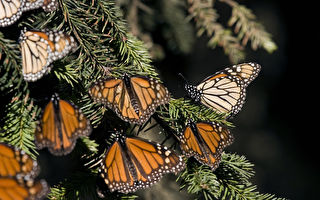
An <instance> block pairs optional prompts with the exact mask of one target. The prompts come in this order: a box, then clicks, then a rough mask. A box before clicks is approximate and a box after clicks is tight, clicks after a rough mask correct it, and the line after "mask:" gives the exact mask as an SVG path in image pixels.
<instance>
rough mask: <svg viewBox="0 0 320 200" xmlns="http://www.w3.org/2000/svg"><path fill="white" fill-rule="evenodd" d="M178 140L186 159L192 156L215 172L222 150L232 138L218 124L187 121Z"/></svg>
mask: <svg viewBox="0 0 320 200" xmlns="http://www.w3.org/2000/svg"><path fill="white" fill-rule="evenodd" d="M179 140H180V141H181V144H180V145H181V149H182V151H183V153H184V154H185V155H186V156H187V157H191V156H193V157H195V158H196V159H197V160H198V161H199V162H200V163H202V164H205V165H208V166H209V167H211V168H212V169H213V170H215V169H216V168H217V167H218V166H219V163H220V159H221V153H222V151H223V149H224V148H225V147H226V146H228V145H230V144H231V143H232V141H233V136H232V135H231V133H230V132H229V130H228V129H227V128H226V127H223V126H222V125H220V124H218V123H214V122H210V123H208V122H198V123H194V122H192V121H189V122H188V124H187V126H186V128H185V130H184V132H183V133H182V134H181V135H180V137H179Z"/></svg>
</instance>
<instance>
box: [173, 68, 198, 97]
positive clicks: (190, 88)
mask: <svg viewBox="0 0 320 200" xmlns="http://www.w3.org/2000/svg"><path fill="white" fill-rule="evenodd" d="M178 75H179V76H180V77H181V78H182V79H183V80H184V89H185V90H186V92H187V95H188V97H190V98H191V99H192V100H194V101H195V102H199V101H200V96H201V92H200V91H199V90H198V89H197V87H196V86H194V85H191V84H190V83H189V81H188V80H187V79H186V78H185V77H184V76H183V75H182V74H181V73H179V74H178Z"/></svg>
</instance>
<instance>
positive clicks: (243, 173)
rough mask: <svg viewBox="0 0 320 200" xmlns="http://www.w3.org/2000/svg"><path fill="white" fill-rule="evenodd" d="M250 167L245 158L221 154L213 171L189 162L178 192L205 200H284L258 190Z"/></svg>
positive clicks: (251, 165) (181, 177)
mask: <svg viewBox="0 0 320 200" xmlns="http://www.w3.org/2000/svg"><path fill="white" fill-rule="evenodd" d="M253 166H254V165H253V164H252V163H250V162H249V161H248V160H247V159H246V158H245V157H244V156H239V155H236V154H226V153H223V154H222V160H221V163H220V166H219V168H218V169H217V170H216V171H215V172H213V171H212V170H211V169H210V168H209V167H207V166H204V165H199V164H196V163H194V162H193V163H191V162H189V163H188V166H187V168H186V170H185V171H184V172H183V173H182V174H181V175H180V177H179V179H180V180H181V181H182V184H181V189H183V188H186V189H187V191H188V192H189V193H192V194H197V195H200V194H201V195H202V196H203V197H204V198H205V199H228V200H233V199H240V200H242V199H243V200H247V199H255V200H256V199H257V200H263V199H268V200H271V199H272V200H284V199H283V198H276V197H275V196H274V195H271V194H261V193H259V192H258V191H257V187H256V186H255V185H253V184H252V183H251V182H250V180H249V179H250V178H251V177H252V176H253V175H254V171H253Z"/></svg>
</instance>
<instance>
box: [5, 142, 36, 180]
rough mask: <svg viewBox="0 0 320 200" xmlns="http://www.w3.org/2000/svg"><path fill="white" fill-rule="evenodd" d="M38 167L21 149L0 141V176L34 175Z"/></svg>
mask: <svg viewBox="0 0 320 200" xmlns="http://www.w3.org/2000/svg"><path fill="white" fill-rule="evenodd" d="M38 171H39V168H38V164H37V162H36V161H34V160H33V159H32V158H31V157H30V156H28V155H27V154H26V153H24V152H23V151H21V150H18V149H16V148H14V147H12V146H9V145H6V144H3V143H0V176H1V177H14V176H17V175H20V176H28V177H29V178H31V177H34V176H36V175H37V174H38Z"/></svg>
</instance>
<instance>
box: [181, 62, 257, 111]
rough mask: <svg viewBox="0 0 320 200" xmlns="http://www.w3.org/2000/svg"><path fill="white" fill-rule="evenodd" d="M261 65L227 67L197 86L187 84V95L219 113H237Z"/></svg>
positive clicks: (244, 64)
mask: <svg viewBox="0 0 320 200" xmlns="http://www.w3.org/2000/svg"><path fill="white" fill-rule="evenodd" d="M260 70H261V66H260V65H259V64H256V63H243V64H239V65H234V66H232V67H230V68H225V69H224V70H221V71H219V72H217V73H215V74H213V75H211V76H209V77H207V78H206V79H204V80H203V81H201V83H199V84H198V85H197V86H193V85H190V84H189V83H186V84H185V90H186V92H187V95H188V96H189V97H190V98H191V99H192V100H194V101H195V102H200V103H201V104H203V105H205V106H207V107H208V108H211V109H213V110H215V111H217V112H218V113H230V115H231V116H233V115H235V114H237V113H238V112H239V111H240V110H241V108H242V106H243V104H244V102H245V98H246V87H247V86H248V85H249V83H251V82H252V81H253V80H254V79H255V78H256V77H257V76H258V74H259V72H260Z"/></svg>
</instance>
